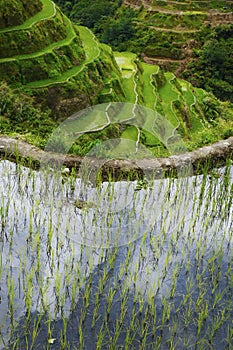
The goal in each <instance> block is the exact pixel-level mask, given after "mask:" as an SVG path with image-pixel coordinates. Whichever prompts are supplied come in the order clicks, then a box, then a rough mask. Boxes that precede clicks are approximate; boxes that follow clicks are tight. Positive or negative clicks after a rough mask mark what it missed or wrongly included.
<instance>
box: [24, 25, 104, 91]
mask: <svg viewBox="0 0 233 350" xmlns="http://www.w3.org/2000/svg"><path fill="white" fill-rule="evenodd" d="M77 28H78V30H79V33H80V37H81V40H82V42H83V46H84V50H85V53H86V59H85V61H84V62H83V63H82V64H81V65H80V66H75V67H73V68H72V69H69V70H68V71H66V72H65V73H63V74H62V75H61V76H59V77H58V78H56V79H46V80H40V81H34V82H32V83H28V84H26V85H24V87H28V88H43V87H48V86H50V85H55V84H63V83H65V82H67V81H68V80H70V79H71V78H73V77H75V76H77V75H78V74H79V73H80V72H81V71H82V70H83V69H84V68H85V66H86V65H87V64H88V63H90V62H92V61H94V60H95V59H96V58H98V57H99V54H100V48H99V45H98V42H97V41H96V39H95V37H94V35H93V34H92V32H91V31H90V30H89V29H88V28H86V27H82V26H77Z"/></svg>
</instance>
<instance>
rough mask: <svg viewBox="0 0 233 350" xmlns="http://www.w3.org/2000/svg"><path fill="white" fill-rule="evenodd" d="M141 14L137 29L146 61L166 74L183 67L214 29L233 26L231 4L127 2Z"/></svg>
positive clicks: (157, 0)
mask: <svg viewBox="0 0 233 350" xmlns="http://www.w3.org/2000/svg"><path fill="white" fill-rule="evenodd" d="M123 3H124V5H125V6H130V7H132V8H134V9H136V10H139V14H138V15H137V20H136V22H135V23H136V25H137V27H138V30H139V34H140V35H141V36H142V37H143V38H145V46H144V49H143V57H144V60H145V61H146V62H149V63H154V64H159V65H160V66H163V67H165V68H166V69H167V70H171V69H172V70H175V69H177V68H179V67H184V66H185V65H186V64H187V62H188V61H189V59H190V57H191V55H192V48H194V47H196V46H198V42H200V41H201V39H203V38H204V37H205V35H206V33H207V32H208V31H209V30H211V27H216V26H217V25H223V24H231V23H233V13H232V10H233V3H232V1H229V0H227V1H218V0H211V1H207V0H203V1H201V0H198V1H191V0H182V1H178V0H173V1H169V0H135V1H134V0H125V1H123Z"/></svg>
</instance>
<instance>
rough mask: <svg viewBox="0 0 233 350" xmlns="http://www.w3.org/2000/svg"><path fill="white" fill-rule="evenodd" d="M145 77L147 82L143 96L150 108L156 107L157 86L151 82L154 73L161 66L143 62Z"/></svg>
mask: <svg viewBox="0 0 233 350" xmlns="http://www.w3.org/2000/svg"><path fill="white" fill-rule="evenodd" d="M142 66H143V70H144V71H143V79H144V81H145V84H144V86H143V97H144V101H145V105H146V106H147V107H148V108H151V109H154V107H155V103H156V100H157V96H155V87H154V86H153V85H152V83H151V79H152V74H154V73H157V72H158V69H159V67H158V66H154V65H152V64H146V63H143V64H142Z"/></svg>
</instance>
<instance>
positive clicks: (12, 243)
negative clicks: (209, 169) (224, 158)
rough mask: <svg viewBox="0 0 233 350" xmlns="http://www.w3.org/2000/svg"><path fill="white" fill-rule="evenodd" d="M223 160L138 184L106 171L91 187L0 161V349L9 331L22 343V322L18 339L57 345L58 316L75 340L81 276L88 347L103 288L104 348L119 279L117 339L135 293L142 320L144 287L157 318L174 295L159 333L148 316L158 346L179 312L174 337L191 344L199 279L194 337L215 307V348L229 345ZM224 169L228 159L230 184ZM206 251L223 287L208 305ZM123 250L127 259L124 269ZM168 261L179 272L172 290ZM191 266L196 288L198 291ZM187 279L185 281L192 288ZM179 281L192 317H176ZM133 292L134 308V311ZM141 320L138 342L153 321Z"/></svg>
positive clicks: (228, 225) (228, 233)
mask: <svg viewBox="0 0 233 350" xmlns="http://www.w3.org/2000/svg"><path fill="white" fill-rule="evenodd" d="M224 172H225V169H218V171H216V173H215V174H214V176H207V177H206V179H205V181H204V180H203V176H197V177H190V178H188V179H176V180H169V179H163V180H156V181H154V182H150V183H144V184H137V183H136V182H129V183H128V182H116V183H113V184H110V183H104V184H103V185H102V186H101V187H99V188H96V187H93V186H92V185H91V184H87V185H84V184H83V183H82V182H81V181H80V180H79V179H73V180H71V179H67V178H64V177H62V176H61V174H54V173H52V172H36V171H33V170H29V169H27V168H24V167H22V166H17V165H16V164H14V163H11V162H8V161H1V162H0V210H1V211H0V213H1V217H0V218H1V222H0V229H1V241H0V249H1V269H0V288H1V289H0V298H1V299H0V300H1V303H0V330H1V339H0V344H1V349H3V348H9V349H13V348H14V347H13V344H16V343H17V341H16V339H18V343H17V344H18V345H17V346H16V345H14V346H16V347H15V348H16V349H26V348H27V347H26V340H25V339H26V338H25V329H27V330H28V329H29V331H27V334H29V336H28V340H27V341H28V342H29V344H31V348H32V349H37V348H38V349H39V348H40V349H41V348H43V347H44V348H51V349H61V339H60V332H61V330H62V329H63V328H64V325H63V320H64V319H66V320H67V331H66V337H67V339H66V341H67V347H66V348H67V349H69V347H68V344H69V346H70V348H71V349H75V347H78V346H79V336H78V332H77V329H78V325H79V324H80V315H81V314H82V312H83V310H84V309H85V305H84V298H83V294H84V292H85V288H91V291H90V303H89V306H88V307H87V317H86V319H85V327H84V328H85V332H84V347H83V348H84V349H88V350H89V349H96V337H97V334H98V333H99V332H100V329H101V326H102V322H103V320H104V317H105V316H104V315H105V314H106V303H107V295H108V292H109V290H110V288H114V289H115V290H116V293H115V295H114V299H113V306H112V309H111V313H110V316H109V320H108V321H109V322H108V323H109V324H108V333H107V334H105V343H104V344H105V345H103V349H108V343H109V341H110V340H109V339H110V338H111V337H112V336H113V335H114V332H115V328H116V320H117V319H119V317H120V316H119V313H120V309H121V297H122V290H127V303H126V306H125V308H126V309H127V311H126V314H125V319H124V323H125V325H124V327H123V329H122V331H121V334H120V336H119V339H118V345H119V348H120V345H122V344H124V341H125V336H126V333H125V331H126V329H127V326H129V323H130V319H131V317H132V315H131V312H132V308H133V305H134V306H135V308H136V310H137V320H138V322H139V324H140V322H142V320H143V312H144V311H145V308H146V305H148V303H151V300H152V299H151V296H153V302H154V303H155V304H156V308H157V318H158V320H157V322H158V324H160V323H161V322H162V308H163V305H164V304H163V303H164V300H165V299H164V298H167V300H170V302H171V305H172V306H171V315H170V321H169V322H168V323H167V324H166V325H165V326H164V327H163V331H162V333H160V332H161V329H162V328H161V327H158V334H156V337H159V336H161V339H162V340H161V345H160V346H161V349H168V348H169V347H168V345H167V343H166V342H167V340H168V339H169V337H170V332H171V329H173V328H174V322H175V323H177V330H176V334H177V335H176V337H177V344H178V345H177V346H178V348H179V349H186V348H187V346H189V347H190V348H191V349H195V348H198V347H196V346H197V345H196V344H197V342H198V341H200V340H198V339H199V338H200V335H197V331H196V321H194V320H195V317H196V318H198V311H197V310H196V309H195V303H198V298H199V297H200V293H201V292H203V291H205V293H204V299H203V302H206V303H208V305H209V308H210V310H211V312H209V316H208V318H207V320H206V322H205V326H204V327H203V330H202V332H203V334H201V335H202V337H203V339H204V335H205V334H206V332H207V330H208V329H211V327H212V325H213V323H214V322H215V321H216V319H217V317H220V315H221V314H222V313H223V312H224V314H225V315H226V319H225V320H223V322H222V324H221V326H219V327H218V329H217V331H216V333H215V335H214V340H213V341H214V343H213V348H214V349H223V348H224V347H225V346H227V343H226V340H225V339H226V337H227V329H228V328H229V327H230V326H231V319H232V300H231V299H232V292H233V290H232V289H233V285H232V282H230V281H229V266H230V267H232V243H233V238H232V236H233V234H232V215H233V212H232V206H231V202H230V201H229V198H230V193H228V189H229V187H230V186H225V185H224V183H225V182H226V176H225V175H224ZM232 174H233V170H232V169H231V178H230V184H231V183H232V178H233V176H232ZM203 184H205V186H204V185H203ZM224 191H225V192H224ZM115 247H117V250H116V252H117V253H116V259H115V262H114V266H113V267H110V266H109V265H108V264H107V265H106V261H108V259H111V254H112V252H113V251H114V249H115ZM129 251H130V252H131V253H130V254H129ZM213 257H214V258H213ZM212 258H213V259H215V261H216V266H217V263H218V262H219V263H220V265H219V266H220V272H221V273H220V274H219V276H218V285H217V291H222V292H223V297H222V299H221V303H219V304H216V305H214V297H215V294H213V286H214V281H213V278H212V277H211V274H210V271H209V269H208V261H211V259H212ZM126 261H128V262H129V263H128V267H127V269H126ZM106 266H107V267H106ZM104 270H105V272H106V271H107V276H108V278H107V279H106V281H105V286H104V288H105V290H104V293H103V295H102V296H100V307H99V311H98V313H99V315H98V316H99V317H98V321H97V322H96V325H95V327H94V330H93V329H92V327H91V322H92V316H93V312H94V307H95V294H96V292H97V290H98V283H99V281H100V280H101V278H102V276H103V274H104ZM176 271H179V273H177V281H176V288H175V293H174V295H173V298H172V299H171V298H170V295H171V290H172V288H173V276H174V274H175V272H176ZM216 271H217V267H216ZM216 271H215V272H214V276H216V274H217V272H216ZM200 276H201V277H200ZM90 278H91V285H89V283H90ZM200 278H201V280H202V282H203V283H202V287H203V291H200V285H201V284H199V281H200ZM188 286H191V287H190V288H191V290H190V291H189V289H188V288H189V287H188ZM189 293H190V295H191V296H192V316H193V320H191V321H190V323H189V324H188V326H186V328H185V327H184V318H185V317H184V314H185V312H186V309H185V307H186V306H184V305H183V304H182V301H183V300H184V298H185V296H187V295H188V294H189ZM142 302H143V307H142V312H139V311H138V310H139V309H140V305H142ZM182 305H183V306H182ZM213 305H214V307H213V308H212V309H211V306H213ZM143 310H144V311H143ZM39 314H41V315H43V317H42V320H41V322H40V332H39V336H38V337H37V338H36V340H35V342H34V343H33V340H32V336H31V333H32V330H33V328H35V324H34V322H35V320H38V317H39V316H38V315H39ZM48 319H51V320H52V325H53V332H52V337H53V338H54V339H55V340H54V342H53V344H50V345H49V344H48V334H47V333H48V331H47V324H48V323H47V322H48ZM43 321H44V322H43ZM25 327H26V328H25ZM149 327H150V326H149ZM30 330H31V331H30ZM149 330H150V331H148V334H149V335H148V337H147V345H146V346H147V347H146V349H154V346H155V345H154V337H153V336H152V333H153V332H152V330H151V329H150V328H149ZM161 334H162V335H161ZM140 337H141V336H140V332H139V331H138V333H137V334H136V336H135V340H134V342H135V343H134V345H133V346H134V348H139V345H138V344H139V343H140V339H141V338H140ZM185 338H187V342H186V343H185V342H184V339H185ZM200 339H201V338H200ZM7 344H8V347H7ZM32 344H33V345H32ZM187 344H188V345H187ZM122 346H123V345H122ZM28 348H30V346H29V347H28Z"/></svg>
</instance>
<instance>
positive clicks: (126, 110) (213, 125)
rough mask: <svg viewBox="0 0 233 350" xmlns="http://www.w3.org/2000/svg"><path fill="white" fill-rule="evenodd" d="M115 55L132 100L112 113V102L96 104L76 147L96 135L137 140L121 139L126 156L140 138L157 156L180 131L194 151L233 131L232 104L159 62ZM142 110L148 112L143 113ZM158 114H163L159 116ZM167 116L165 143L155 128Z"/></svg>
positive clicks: (79, 121) (81, 150)
mask: <svg viewBox="0 0 233 350" xmlns="http://www.w3.org/2000/svg"><path fill="white" fill-rule="evenodd" d="M114 55H115V59H116V61H117V64H118V65H119V68H120V70H121V73H122V78H123V83H122V86H123V89H124V93H125V96H126V101H127V102H130V103H131V105H127V106H125V107H123V108H122V109H121V108H120V110H119V111H117V113H116V114H113V115H112V113H109V112H108V111H111V108H110V107H111V103H109V104H105V105H104V106H103V108H100V109H97V112H96V115H97V117H95V118H93V113H92V111H91V112H90V113H89V114H87V115H85V118H81V119H80V118H78V119H77V125H78V130H79V134H82V133H83V134H84V135H83V136H81V137H80V138H79V139H78V140H77V141H76V143H75V145H74V146H73V147H72V149H71V151H72V152H77V153H78V154H80V155H84V154H86V152H88V151H89V150H90V149H91V148H92V147H93V144H95V143H96V141H97V140H99V141H100V142H101V141H106V139H107V138H108V137H109V135H110V137H111V138H112V137H117V138H119V137H121V138H123V139H129V140H131V141H134V142H131V143H130V144H127V146H126V144H125V143H124V141H122V142H121V143H120V145H118V147H117V151H118V153H117V154H118V155H119V154H122V155H123V154H124V156H126V154H128V152H129V150H131V151H132V152H135V151H137V150H138V146H139V143H142V144H143V145H145V146H146V147H147V149H149V150H150V151H151V152H152V153H153V154H154V155H156V156H165V155H169V154H170V153H169V152H170V151H171V150H169V147H170V145H171V144H172V142H173V141H174V139H175V137H176V136H177V133H178V134H179V135H181V136H182V139H183V141H184V144H185V147H186V148H187V149H189V150H193V149H195V148H197V147H199V146H203V145H204V144H210V143H212V142H215V141H217V140H219V139H222V138H226V137H228V134H229V133H231V132H233V111H232V109H231V108H229V104H226V103H222V102H220V101H219V100H217V99H216V98H215V97H214V96H213V95H212V94H211V93H208V92H206V91H205V90H203V89H199V88H195V87H193V86H192V85H191V84H190V83H189V82H187V81H185V80H182V79H178V78H177V77H176V76H175V75H174V74H173V73H171V72H164V71H163V70H162V69H161V68H160V67H159V66H156V65H149V64H146V63H142V62H141V61H140V60H139V59H138V57H137V55H136V54H134V53H130V52H114ZM106 92H107V90H106ZM103 102H106V101H104V100H103ZM138 104H139V105H142V106H145V107H147V108H149V109H150V110H147V111H146V112H145V111H141V110H140V108H139V111H138V110H137V107H136V106H137V105H138ZM114 108H115V107H114V106H113V109H114ZM152 110H154V111H157V112H158V113H159V115H158V114H156V113H153V112H152ZM111 112H112V111H111ZM144 112H145V114H146V117H145V116H143V113H144ZM159 116H162V119H161V120H160V119H158V118H160V117H159ZM164 117H165V118H166V120H168V121H169V123H170V125H169V126H168V125H166V130H165V134H164V135H163V142H162V143H161V139H160V138H159V137H158V135H160V132H161V131H160V130H157V127H159V126H160V125H161V126H162V125H163V120H164V119H163V118H164ZM72 125H73V124H72ZM77 125H75V127H76V128H77ZM69 128H70V127H68V129H69ZM68 129H67V131H68V132H71V133H72V130H68ZM72 129H73V127H72ZM84 144H85V147H84V146H83V145H84ZM125 152H126V153H125Z"/></svg>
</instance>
